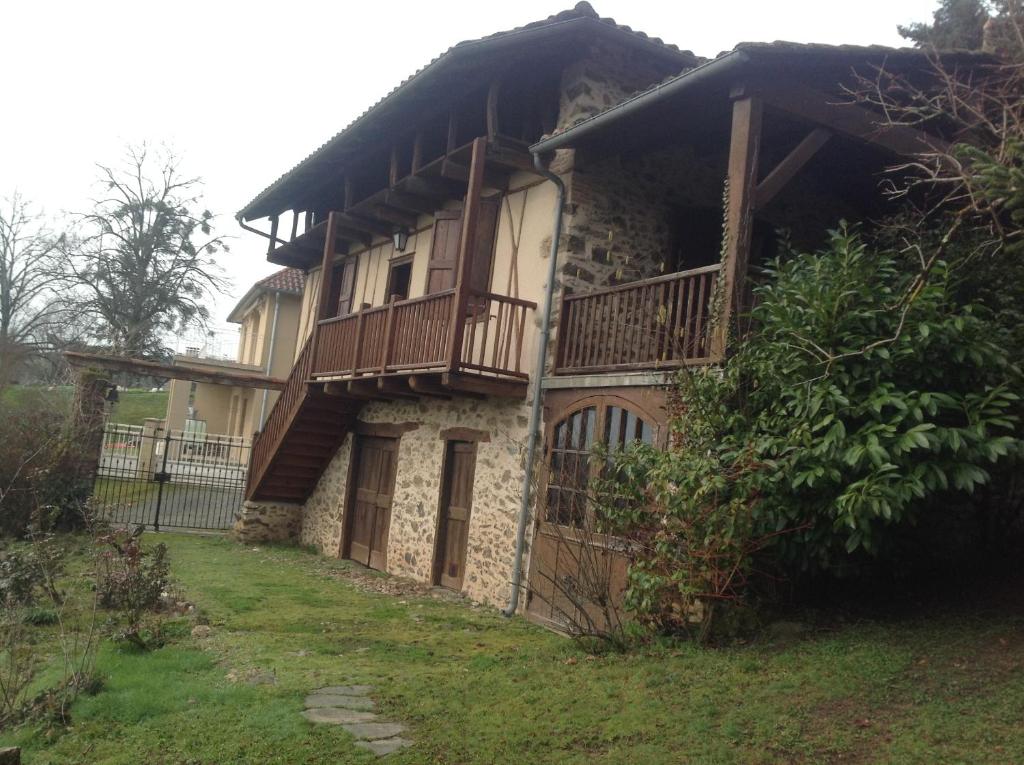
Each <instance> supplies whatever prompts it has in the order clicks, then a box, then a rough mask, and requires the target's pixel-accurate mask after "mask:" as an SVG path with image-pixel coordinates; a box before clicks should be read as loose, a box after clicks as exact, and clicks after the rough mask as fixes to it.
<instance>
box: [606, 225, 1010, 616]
mask: <svg viewBox="0 0 1024 765" xmlns="http://www.w3.org/2000/svg"><path fill="white" fill-rule="evenodd" d="M919 277H920V274H919V272H918V271H917V269H916V268H915V267H914V264H910V263H908V262H906V261H905V259H904V258H903V257H902V256H901V255H900V254H898V253H894V252H892V251H889V250H885V249H882V250H878V249H873V248H871V247H869V246H868V245H867V244H866V243H865V241H864V239H863V237H862V236H860V235H859V234H858V233H857V232H855V231H851V230H849V229H847V228H846V227H842V228H840V229H839V230H838V231H835V232H832V234H831V240H830V244H829V246H828V247H827V249H825V250H824V251H822V252H819V253H815V254H791V255H789V256H787V257H786V258H784V259H782V260H779V261H777V262H775V263H774V264H773V265H772V267H771V269H770V278H769V279H768V282H767V283H766V284H764V285H763V286H761V287H759V288H758V289H757V290H756V292H757V298H758V300H757V307H756V308H755V309H754V310H753V316H752V318H753V321H754V325H755V327H756V330H755V331H754V332H752V333H751V336H750V337H749V339H747V340H745V341H744V342H742V343H739V344H738V346H736V347H737V351H736V354H735V356H734V357H731V358H730V359H729V362H728V364H727V365H726V366H725V367H724V369H722V370H718V369H704V370H701V371H697V372H693V373H690V374H686V375H683V376H682V377H681V378H680V379H679V382H678V386H677V396H676V402H675V404H674V411H673V412H672V417H671V438H672V442H671V446H670V448H669V449H668V450H666V451H658V450H655V449H652V448H645V447H642V446H640V447H636V448H633V449H630V450H627V451H626V452H625V453H623V454H621V455H619V456H618V457H617V459H616V467H617V470H615V471H613V474H612V475H611V476H610V477H609V478H607V479H606V480H605V481H604V482H603V483H602V484H601V485H600V486H599V487H598V489H599V491H598V501H599V505H600V515H601V517H602V521H603V523H604V525H605V528H606V529H607V530H608V531H611V532H613V533H616V534H619V535H622V536H626V537H628V538H630V539H632V540H633V541H634V542H636V543H637V545H638V548H639V549H640V550H641V553H640V555H639V558H638V560H637V561H636V562H635V563H634V565H633V566H632V568H631V572H630V583H629V588H628V589H627V593H626V599H627V603H626V604H627V607H629V608H630V609H631V610H633V611H634V612H635V613H636V614H637V615H638V616H639V617H640V618H641V619H642V620H645V621H647V622H649V623H652V624H655V625H657V626H659V627H663V628H670V629H686V630H689V629H692V628H693V627H695V626H697V627H699V629H701V630H702V633H701V634H706V630H707V628H708V626H709V624H710V623H711V620H712V616H713V614H714V611H715V609H716V604H718V603H722V602H729V601H735V600H736V599H737V598H739V597H741V596H742V595H743V593H744V586H745V584H746V581H747V577H748V576H749V575H750V574H751V572H752V571H753V570H754V563H755V556H756V554H757V553H758V552H759V551H762V550H765V549H766V548H770V549H771V561H772V563H773V564H777V565H780V566H783V567H786V568H788V569H790V570H802V571H806V570H828V571H832V572H835V571H841V570H842V569H843V568H844V567H846V566H848V565H849V563H850V560H851V557H850V556H851V554H868V555H872V556H879V555H884V554H886V553H887V552H889V551H890V550H891V542H892V539H893V533H892V532H893V530H894V529H897V528H901V527H904V526H906V525H908V524H913V523H917V522H919V521H923V520H927V519H928V518H929V516H930V515H935V514H941V513H942V512H943V504H944V502H943V500H944V498H945V497H947V496H948V495H950V494H959V495H972V494H974V493H975V492H976V491H978V489H979V487H982V486H985V485H986V484H988V483H989V482H990V480H991V478H992V470H993V468H994V467H996V468H998V467H999V466H1001V465H1005V464H1007V463H1010V462H1011V461H1014V460H1019V458H1020V457H1021V455H1022V454H1024V442H1022V440H1021V439H1020V438H1019V436H1018V435H1017V426H1018V423H1019V421H1020V413H1019V400H1018V396H1017V394H1016V391H1019V390H1020V385H1021V372H1020V369H1019V368H1017V367H1016V366H1015V365H1014V364H1013V362H1012V359H1011V357H1010V356H1009V354H1010V352H1011V351H1010V350H1008V349H1007V348H1006V347H1004V346H1002V345H1000V343H999V339H1000V337H1001V334H1000V332H999V331H998V328H997V326H996V324H995V323H994V322H993V320H992V316H991V314H990V313H989V312H988V311H987V310H986V309H985V308H983V307H982V306H980V305H977V304H967V305H959V304H958V303H957V302H956V301H955V300H954V297H953V295H954V291H955V287H956V285H955V284H954V282H953V280H952V278H951V275H950V272H949V269H948V267H947V266H946V264H945V263H943V262H937V263H935V264H934V265H933V266H932V267H931V273H930V275H929V278H928V279H926V280H921V279H920V278H919ZM764 557H765V556H762V559H763V558H764Z"/></svg>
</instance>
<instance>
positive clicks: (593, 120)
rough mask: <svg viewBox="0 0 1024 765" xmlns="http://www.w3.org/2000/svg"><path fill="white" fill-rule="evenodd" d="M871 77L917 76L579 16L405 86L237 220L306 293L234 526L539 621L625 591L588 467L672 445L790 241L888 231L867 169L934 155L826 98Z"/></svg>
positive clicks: (857, 109)
mask: <svg viewBox="0 0 1024 765" xmlns="http://www.w3.org/2000/svg"><path fill="white" fill-rule="evenodd" d="M882 63H885V64H886V65H887V66H899V67H903V68H905V69H907V70H914V69H915V68H916V69H921V70H922V71H923V70H924V69H925V67H926V61H925V59H924V57H923V56H922V55H921V54H920V53H918V52H916V51H907V50H899V51H896V50H890V49H881V48H856V47H845V46H844V47H831V46H817V45H792V44H780V43H773V44H742V45H739V46H737V47H736V48H735V49H734V50H732V51H730V52H727V53H725V54H722V55H720V56H719V57H717V58H715V59H712V60H705V59H701V58H699V57H698V56H695V55H694V54H692V53H690V52H688V51H682V50H679V49H678V48H676V47H674V46H671V45H668V44H666V43H664V42H662V41H661V40H659V39H656V38H651V37H648V36H646V35H644V34H642V33H639V32H635V31H633V30H631V29H629V28H628V27H624V26H621V25H618V24H616V23H615V22H614V21H613V20H610V19H604V18H600V17H599V16H598V15H597V14H596V13H595V12H594V11H593V9H592V8H591V7H590V6H589V5H588V4H587V3H580V4H578V5H577V6H576V7H575V8H573V9H572V10H569V11H565V12H562V13H559V14H557V15H555V16H552V17H550V18H548V19H546V20H543V21H540V22H537V23H533V24H529V25H527V26H524V27H521V28H518V29H514V30H511V31H508V32H501V33H497V34H493V35H490V36H488V37H485V38H482V39H479V40H473V41H469V42H464V43H460V44H459V45H456V46H455V47H453V48H451V49H449V50H448V51H447V52H446V53H444V54H442V55H441V56H440V57H438V58H437V59H435V60H434V61H432V62H431V63H430V64H428V65H427V66H426V67H424V68H423V69H421V70H420V71H418V72H416V73H415V74H414V75H412V76H411V77H410V78H408V79H407V80H406V81H405V82H403V83H402V84H401V85H400V86H399V87H397V88H396V89H395V90H393V91H392V92H391V93H389V94H388V95H386V96H385V97H384V98H382V99H381V100H380V101H379V102H378V103H377V104H375V105H374V106H373V107H371V108H370V109H369V110H367V111H366V112H365V113H364V114H363V115H362V116H360V117H359V118H358V119H357V120H355V121H354V122H353V123H352V124H351V125H349V126H348V127H347V128H346V129H345V130H343V131H342V132H341V133H339V134H338V135H336V136H335V137H334V138H332V139H331V140H329V141H328V142H327V143H325V144H324V145H323V146H321V147H320V148H319V149H317V150H316V151H315V152H313V153H312V154H310V155H309V156H308V157H307V158H306V159H305V160H303V161H302V162H301V163H300V164H299V165H297V166H296V167H295V168H294V169H293V170H291V171H290V172H289V173H287V174H286V175H284V176H282V177H281V178H280V179H278V180H277V181H275V182H274V183H273V184H271V185H270V186H269V187H268V188H266V189H265V190H264V191H262V192H261V193H260V194H259V195H258V196H256V197H255V198H254V199H253V200H252V201H251V202H249V203H248V204H247V205H246V206H245V207H244V208H243V209H242V210H241V211H240V212H239V214H238V219H239V222H240V223H241V225H242V226H243V227H245V228H246V229H248V230H250V231H256V232H257V233H261V234H262V235H263V236H265V237H267V239H268V244H269V248H268V255H267V257H268V259H269V260H270V261H271V262H274V263H277V264H280V265H282V266H287V267H293V268H297V269H301V270H303V271H304V272H305V273H306V274H307V278H306V284H305V291H304V294H303V298H302V311H301V317H300V320H299V342H298V344H297V347H296V354H295V360H294V366H293V368H292V371H291V374H290V377H289V380H288V384H287V386H286V388H285V390H284V392H283V393H282V394H281V397H280V399H279V400H278V402H277V405H276V406H275V407H274V409H273V411H272V412H271V413H270V415H269V417H268V419H267V422H266V424H265V427H264V428H263V429H262V432H261V433H260V434H259V435H258V438H257V440H256V442H255V444H254V448H253V461H252V465H251V467H250V472H249V484H248V490H247V492H248V494H247V496H248V500H249V501H248V502H247V503H246V506H245V509H244V511H243V518H242V519H241V520H240V524H239V528H243V529H250V530H252V529H259V530H260V533H261V534H262V535H263V537H264V538H268V537H273V536H285V535H294V536H297V538H298V539H299V540H300V541H301V542H302V543H303V544H307V545H312V546H315V547H316V548H317V549H319V550H320V551H321V552H323V554H325V555H332V556H343V557H346V558H351V559H354V560H357V561H359V562H361V563H363V564H366V565H368V566H371V567H373V568H377V569H380V570H384V571H388V572H391V573H393V574H397V575H402V576H408V577H412V578H414V579H417V580H421V581H424V582H430V583H434V584H438V585H441V586H445V587H450V588H453V589H456V590H459V591H461V592H463V593H465V594H466V595H467V596H468V597H470V598H473V599H475V600H478V601H482V602H485V603H490V604H495V605H501V606H505V607H506V611H507V612H509V613H513V612H516V611H525V612H526V614H527V615H528V616H530V617H531V618H534V619H536V620H538V621H541V622H543V623H548V624H553V625H558V624H559V623H562V622H564V621H565V619H566V618H568V617H570V616H571V612H573V611H574V610H575V609H578V608H581V607H583V606H581V605H580V604H579V603H578V602H576V601H575V600H574V598H573V597H572V582H573V581H574V580H577V579H578V578H579V577H580V576H581V569H582V568H583V567H584V566H587V567H594V566H596V567H598V568H601V569H602V570H603V571H604V576H605V578H606V583H607V586H608V587H610V588H611V589H612V591H613V593H616V592H618V591H619V590H621V587H622V583H623V581H624V574H625V566H626V558H625V556H624V554H623V553H622V551H621V549H620V547H619V546H618V545H616V543H615V540H608V539H601V538H599V537H598V536H595V535H586V534H584V533H583V528H584V526H585V520H586V515H587V509H586V502H585V501H584V496H585V491H586V486H587V481H588V478H589V476H590V475H591V471H592V470H593V469H594V467H593V466H592V464H591V461H590V460H589V459H588V456H589V452H590V450H591V449H592V447H593V445H594V444H595V443H596V442H598V441H600V442H604V443H606V444H608V445H609V446H612V447H614V446H619V445H622V444H625V443H627V442H630V441H632V440H635V439H640V440H644V441H647V442H649V443H656V444H657V443H663V442H664V440H665V438H666V433H665V424H666V423H665V420H666V413H665V403H666V395H667V393H666V385H667V384H668V383H670V381H671V377H672V375H673V374H674V373H675V372H676V371H677V370H679V369H680V368H683V367H687V366H695V365H707V364H715V363H721V362H722V361H723V360H724V359H725V357H726V353H727V350H728V349H727V340H728V337H729V334H730V331H732V330H734V329H735V327H736V325H737V321H738V319H739V318H740V317H741V316H742V314H743V307H744V305H745V303H746V296H747V295H748V290H747V284H748V283H749V280H748V279H747V276H748V273H750V274H756V267H757V265H758V264H759V263H760V262H762V261H763V260H764V259H766V258H769V257H771V256H772V254H773V253H774V252H775V250H776V247H777V240H778V237H779V236H780V233H781V232H783V231H785V232H787V235H788V236H790V237H791V238H792V239H794V240H795V241H797V242H799V243H800V244H804V245H808V246H813V245H814V244H815V243H816V242H819V241H821V239H822V238H823V236H824V233H825V230H826V227H827V226H830V225H833V224H834V223H835V222H836V221H837V220H838V219H839V218H840V217H843V216H846V217H850V218H852V219H858V220H860V219H867V218H870V217H872V216H874V215H877V214H879V213H881V212H883V211H884V209H885V206H886V204H887V202H886V199H885V197H884V195H883V194H882V193H881V191H880V188H879V181H880V179H881V177H882V174H883V173H884V171H885V168H886V167H887V166H889V165H891V164H892V162H893V160H894V159H895V158H897V157H899V156H901V155H906V154H910V153H914V152H917V151H921V150H924V149H927V147H928V146H934V145H937V142H940V141H941V139H940V138H939V137H937V136H934V135H930V134H927V133H924V132H921V131H919V130H917V129H912V128H909V127H902V128H884V129H883V128H882V127H881V126H880V125H879V124H878V122H879V120H878V118H877V115H875V114H874V113H873V112H871V111H869V110H868V109H866V108H865V107H864V106H861V105H855V104H851V103H847V101H848V100H849V99H848V98H846V99H844V98H843V97H842V94H843V92H844V91H843V84H844V83H845V82H848V80H849V77H850V73H851V71H852V70H853V69H854V68H856V67H871V66H877V65H881V64H882ZM263 219H265V222H261V223H260V224H259V226H253V225H251V224H252V223H253V222H254V221H262V220H263ZM723 232H724V233H723ZM532 435H536V436H537V438H536V440H535V439H534V438H531V436H532ZM254 520H255V521H256V522H252V521H254ZM520 595H524V596H525V597H520Z"/></svg>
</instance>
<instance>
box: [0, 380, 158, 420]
mask: <svg viewBox="0 0 1024 765" xmlns="http://www.w3.org/2000/svg"><path fill="white" fill-rule="evenodd" d="M73 392H74V391H73V388H72V387H71V386H70V385H62V386H58V387H54V388H52V389H51V388H48V387H46V386H41V385H12V386H10V387H9V388H5V389H4V391H3V393H2V394H0V395H3V398H4V402H5V403H8V404H11V405H14V406H18V405H32V406H36V405H38V402H39V401H40V400H42V401H44V402H45V401H46V400H47V399H50V398H52V399H53V400H54V401H55V402H56V405H57V406H65V405H67V403H68V402H69V400H70V398H71V396H72V395H73ZM117 395H118V402H117V403H116V404H114V405H113V407H112V408H111V412H110V422H116V423H120V424H122V425H141V424H142V421H143V420H145V419H146V418H147V417H156V418H158V419H163V418H164V415H166V414H167V391H157V392H152V391H148V390H119V391H118V394H117Z"/></svg>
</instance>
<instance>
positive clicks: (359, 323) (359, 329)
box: [352, 303, 370, 377]
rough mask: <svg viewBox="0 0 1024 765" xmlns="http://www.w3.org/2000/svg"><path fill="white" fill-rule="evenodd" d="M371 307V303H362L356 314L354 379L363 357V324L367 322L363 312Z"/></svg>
mask: <svg viewBox="0 0 1024 765" xmlns="http://www.w3.org/2000/svg"><path fill="white" fill-rule="evenodd" d="M369 307H370V304H369V303H360V304H359V311H358V312H357V313H356V338H355V342H353V343H352V377H355V376H356V374H357V372H358V371H359V360H360V358H361V357H362V355H363V353H362V351H363V347H362V346H363V322H364V321H365V315H364V313H363V312H364V311H366V310H367V309H368V308H369Z"/></svg>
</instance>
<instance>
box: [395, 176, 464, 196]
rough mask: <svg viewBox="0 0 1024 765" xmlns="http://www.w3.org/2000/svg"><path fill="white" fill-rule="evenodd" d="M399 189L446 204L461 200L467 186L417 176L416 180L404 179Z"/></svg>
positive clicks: (447, 180)
mask: <svg viewBox="0 0 1024 765" xmlns="http://www.w3.org/2000/svg"><path fill="white" fill-rule="evenodd" d="M398 186H399V188H401V189H402V190H403V191H407V192H409V193H410V194H416V195H417V196H420V197H424V198H426V199H433V200H435V201H438V202H445V201H448V200H449V199H459V198H460V197H461V196H462V194H463V193H464V191H465V188H466V185H465V184H464V183H460V182H459V181H453V180H449V179H448V178H428V177H424V176H417V177H415V178H412V177H410V178H404V179H402V180H401V181H399V184H398Z"/></svg>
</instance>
